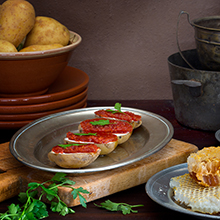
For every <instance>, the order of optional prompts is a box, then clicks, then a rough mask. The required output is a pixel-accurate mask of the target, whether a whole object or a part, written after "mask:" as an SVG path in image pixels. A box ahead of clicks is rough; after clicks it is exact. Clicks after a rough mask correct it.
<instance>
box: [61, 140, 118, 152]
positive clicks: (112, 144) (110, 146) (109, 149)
mask: <svg viewBox="0 0 220 220" xmlns="http://www.w3.org/2000/svg"><path fill="white" fill-rule="evenodd" d="M64 143H66V144H72V143H80V142H77V141H73V140H70V139H68V138H64ZM81 143H82V142H81ZM87 143H90V142H87ZM91 144H95V145H96V146H97V147H99V148H100V149H101V153H100V155H106V154H109V153H111V152H112V151H113V150H114V149H115V148H116V147H117V146H118V141H114V142H109V143H106V144H104V143H103V144H97V143H92V142H91Z"/></svg>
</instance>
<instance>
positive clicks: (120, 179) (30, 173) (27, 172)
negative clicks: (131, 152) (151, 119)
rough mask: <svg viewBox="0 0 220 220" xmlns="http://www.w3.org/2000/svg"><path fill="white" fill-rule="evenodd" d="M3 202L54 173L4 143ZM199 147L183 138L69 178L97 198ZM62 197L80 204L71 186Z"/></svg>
mask: <svg viewBox="0 0 220 220" xmlns="http://www.w3.org/2000/svg"><path fill="white" fill-rule="evenodd" d="M0 147H1V152H0V169H2V170H4V171H5V172H3V173H0V201H3V200H5V199H8V198H11V197H13V196H16V195H17V194H18V193H19V192H20V191H25V190H26V189H27V184H28V183H29V182H31V181H34V182H43V181H46V180H48V179H51V178H52V177H53V175H54V174H53V173H51V172H46V171H41V170H36V169H33V168H29V167H27V166H25V165H23V164H22V163H20V162H19V161H17V160H16V159H15V158H14V157H13V156H12V155H11V153H10V151H9V149H8V148H9V143H4V144H1V145H0ZM197 150H198V148H197V147H196V146H195V145H193V144H189V143H186V142H183V141H178V140H176V139H172V140H171V141H170V142H169V143H168V144H167V145H166V146H165V147H164V148H163V149H161V150H160V151H158V152H157V153H155V154H153V155H151V156H149V157H147V158H145V159H143V160H141V161H138V162H136V163H133V164H131V165H127V166H124V167H121V168H117V169H113V170H109V171H103V172H97V173H90V174H68V178H69V179H71V180H73V181H75V182H76V184H75V185H74V187H75V188H79V187H83V188H84V189H87V190H88V191H89V192H90V194H85V195H84V197H85V198H86V200H87V201H88V202H89V201H94V200H96V199H99V198H102V197H105V196H108V195H111V194H114V193H116V192H120V191H123V190H125V189H129V188H132V187H134V186H137V185H140V184H143V183H145V182H147V180H148V179H149V178H150V177H151V176H152V175H154V174H155V173H157V172H159V171H160V170H163V169H165V168H167V167H170V166H173V165H176V164H180V163H184V162H186V159H187V157H188V156H189V154H190V153H192V152H196V151H197ZM59 196H60V198H61V199H62V200H63V201H64V202H65V203H66V204H67V205H68V206H76V205H79V200H78V199H76V200H74V199H73V198H72V195H71V190H70V189H69V188H64V187H60V188H59Z"/></svg>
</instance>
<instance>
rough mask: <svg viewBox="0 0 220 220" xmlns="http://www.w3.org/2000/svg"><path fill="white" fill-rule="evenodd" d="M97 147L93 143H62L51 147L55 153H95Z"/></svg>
mask: <svg viewBox="0 0 220 220" xmlns="http://www.w3.org/2000/svg"><path fill="white" fill-rule="evenodd" d="M98 149H99V147H97V146H96V145H95V144H62V145H60V146H59V145H57V146H55V147H53V148H52V151H53V152H54V153H56V154H63V153H65V154H70V153H96V152H97V150H98Z"/></svg>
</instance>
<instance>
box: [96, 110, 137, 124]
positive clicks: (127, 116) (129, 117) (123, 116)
mask: <svg viewBox="0 0 220 220" xmlns="http://www.w3.org/2000/svg"><path fill="white" fill-rule="evenodd" d="M95 114H96V115H97V116H99V117H103V118H115V119H119V120H123V121H128V122H130V123H131V122H133V121H140V120H141V116H140V115H136V114H134V113H132V112H119V111H111V109H107V110H104V109H103V110H99V111H96V112H95Z"/></svg>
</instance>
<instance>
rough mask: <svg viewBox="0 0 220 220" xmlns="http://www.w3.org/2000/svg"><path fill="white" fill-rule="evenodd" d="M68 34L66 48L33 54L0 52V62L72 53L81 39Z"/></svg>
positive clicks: (71, 33)
mask: <svg viewBox="0 0 220 220" xmlns="http://www.w3.org/2000/svg"><path fill="white" fill-rule="evenodd" d="M69 32H70V43H71V44H69V45H67V46H64V47H60V48H55V49H51V50H42V51H33V52H8V53H6V52H4V53H1V52H0V60H25V59H34V58H44V57H49V56H54V55H59V54H62V53H66V52H69V51H72V50H73V49H74V48H75V47H77V46H78V45H79V44H80V43H81V41H82V37H81V36H80V35H79V34H77V33H76V32H74V31H69Z"/></svg>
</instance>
